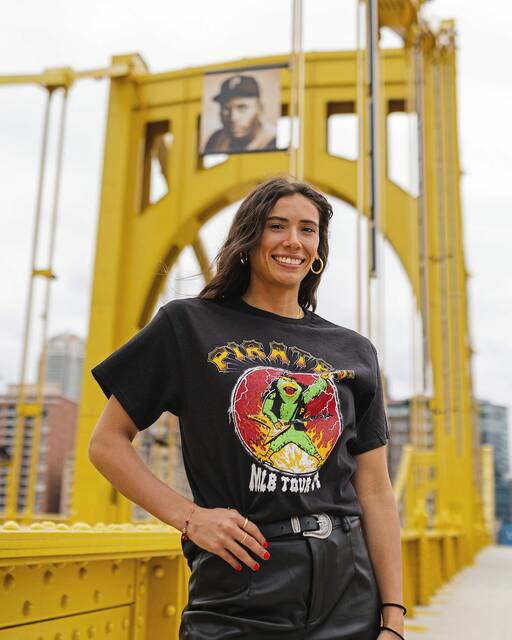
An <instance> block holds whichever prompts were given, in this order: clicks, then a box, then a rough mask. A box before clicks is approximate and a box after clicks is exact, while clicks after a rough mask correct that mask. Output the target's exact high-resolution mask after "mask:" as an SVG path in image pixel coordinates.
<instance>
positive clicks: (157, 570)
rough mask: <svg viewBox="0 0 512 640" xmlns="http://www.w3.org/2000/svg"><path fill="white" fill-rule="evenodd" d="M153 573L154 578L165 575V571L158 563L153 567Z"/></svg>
mask: <svg viewBox="0 0 512 640" xmlns="http://www.w3.org/2000/svg"><path fill="white" fill-rule="evenodd" d="M153 575H154V576H155V578H163V577H164V576H165V571H164V569H163V568H162V567H161V566H160V565H158V566H156V567H153Z"/></svg>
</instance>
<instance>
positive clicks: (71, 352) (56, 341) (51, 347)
mask: <svg viewBox="0 0 512 640" xmlns="http://www.w3.org/2000/svg"><path fill="white" fill-rule="evenodd" d="M83 365H84V340H83V339H82V338H80V337H79V336H75V335H73V334H71V333H61V334H58V335H56V336H53V337H52V338H49V339H48V343H47V361H46V376H45V382H46V383H50V384H53V383H56V384H58V385H59V387H60V390H61V395H62V396H63V397H64V398H68V399H69V400H72V401H73V402H76V403H77V404H79V401H80V388H81V384H82V372H83Z"/></svg>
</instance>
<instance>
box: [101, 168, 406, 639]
mask: <svg viewBox="0 0 512 640" xmlns="http://www.w3.org/2000/svg"><path fill="white" fill-rule="evenodd" d="M331 217H332V208H331V206H330V205H329V203H328V202H327V200H326V199H325V198H324V197H323V196H322V195H321V194H320V193H318V192H316V191H315V190H314V189H313V188H312V187H310V186H309V185H307V184H305V183H302V182H298V181H294V180H292V179H287V178H281V177H279V178H274V179H271V180H268V181H267V182H265V183H263V184H261V185H259V186H258V187H256V188H255V189H254V190H253V192H252V193H250V194H249V195H248V196H247V198H246V199H245V200H244V201H243V203H242V205H241V206H240V208H239V210H238V212H237V213H236V215H235V217H234V220H233V223H232V225H231V228H230V230H229V233H228V236H227V238H226V240H225V242H224V245H223V247H222V248H221V250H220V251H219V254H218V255H217V258H216V263H217V271H216V275H215V276H214V277H213V278H212V280H211V281H210V282H209V283H208V284H207V285H206V286H205V287H204V288H203V290H202V291H201V292H200V294H199V295H198V296H197V297H190V298H184V299H181V300H172V301H171V302H168V303H167V304H165V305H163V306H162V307H160V308H159V310H158V313H157V314H156V315H155V317H154V318H153V319H152V320H151V321H150V322H149V323H148V324H147V325H146V326H145V327H144V328H143V329H142V330H141V331H139V332H138V333H137V334H136V335H135V336H134V337H133V338H131V340H130V341H128V342H127V343H126V344H125V345H123V346H121V347H120V348H119V349H118V350H117V351H115V352H114V353H113V354H111V355H110V356H109V357H108V358H106V360H104V361H103V362H101V363H100V364H98V365H97V366H96V367H94V368H93V369H92V373H93V375H94V377H95V379H96V380H97V382H98V383H99V384H100V386H101V388H102V389H103V391H104V392H105V394H106V395H107V397H108V398H109V401H108V402H107V404H106V407H105V409H104V411H103V413H102V415H101V417H100V419H99V421H98V423H97V425H96V427H95V430H94V433H93V436H92V439H91V443H90V457H91V460H92V462H93V463H94V464H95V465H96V467H97V468H98V469H99V470H100V471H101V472H102V473H103V474H104V475H105V476H106V477H107V478H108V479H109V480H110V482H111V483H112V484H113V485H114V486H115V487H117V488H118V489H119V490H120V491H121V492H122V493H123V494H124V495H126V496H127V497H128V498H130V499H131V500H133V501H134V502H136V503H138V504H139V505H141V506H142V507H143V508H144V509H146V510H147V511H149V512H150V513H152V514H154V515H155V516H156V517H157V518H159V519H160V520H162V521H163V522H167V523H169V524H171V525H172V526H174V527H176V528H177V529H179V530H180V531H182V547H183V552H184V554H185V556H186V558H187V561H188V563H189V566H190V568H191V570H192V574H191V577H190V581H189V601H188V604H187V606H186V607H185V609H184V611H183V612H182V619H181V626H180V633H179V635H180V639H181V640H185V639H193V640H206V639H208V640H213V639H223V640H224V639H227V638H249V639H250V640H260V639H261V640H277V638H279V640H286V639H290V640H292V639H293V640H301V639H304V640H321V639H322V640H325V639H329V640H331V639H332V640H376V639H377V638H378V640H392V639H393V638H397V637H398V638H401V637H402V634H403V627H404V622H403V616H404V614H405V613H406V611H405V608H404V607H403V605H402V579H401V576H402V570H401V548H400V525H399V518H398V512H397V507H396V502H395V499H394V494H393V491H392V487H391V485H390V480H389V475H388V471H387V466H386V449H387V446H386V443H387V441H388V439H389V431H388V424H387V420H386V414H385V410H384V402H383V391H382V383H381V376H380V370H379V365H378V360H377V354H376V352H375V348H374V347H373V345H372V344H371V342H370V341H369V340H368V339H367V338H365V337H363V336H362V335H360V334H358V333H356V332H355V331H352V330H349V329H346V328H343V327H340V326H338V325H335V324H333V323H331V322H329V321H327V320H325V319H323V318H321V317H320V316H318V315H317V314H316V313H315V312H314V311H315V309H316V290H317V288H318V285H319V283H320V278H321V273H322V271H323V269H324V268H325V265H326V263H327V257H328V250H329V248H328V225H329V220H330V218H331ZM165 410H169V411H171V412H172V413H174V414H175V415H177V416H179V421H180V433H181V439H182V450H183V460H184V465H185V471H186V473H187V478H188V480H189V483H190V486H191V489H192V494H193V497H194V502H190V501H189V500H188V499H187V498H185V497H184V496H182V495H180V494H179V493H177V492H176V491H174V490H173V489H170V488H169V487H167V486H166V485H165V484H164V483H162V482H161V481H160V480H158V479H157V478H156V477H155V476H154V475H153V474H152V473H151V472H150V471H149V469H148V468H147V467H146V466H145V465H144V464H143V462H142V461H141V460H140V458H139V457H138V456H137V454H136V453H135V451H134V449H133V447H132V446H131V441H132V440H133V438H134V437H135V435H136V434H137V433H138V431H139V430H141V429H144V428H146V427H148V426H150V425H151V424H152V423H153V422H155V420H156V419H157V418H158V417H159V416H160V415H161V413H162V412H163V411H165ZM112 451H115V452H116V455H112ZM381 615H382V626H381Z"/></svg>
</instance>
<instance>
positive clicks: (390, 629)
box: [380, 627, 405, 640]
mask: <svg viewBox="0 0 512 640" xmlns="http://www.w3.org/2000/svg"><path fill="white" fill-rule="evenodd" d="M380 630H381V631H391V633H394V634H395V636H396V637H397V638H400V640H405V638H404V637H403V636H401V635H400V634H399V633H398V631H395V630H394V629H392V628H391V627H381V628H380Z"/></svg>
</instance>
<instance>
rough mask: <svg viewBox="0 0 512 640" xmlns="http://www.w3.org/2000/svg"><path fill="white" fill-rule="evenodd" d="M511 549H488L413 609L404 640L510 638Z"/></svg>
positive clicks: (511, 597) (511, 604)
mask: <svg viewBox="0 0 512 640" xmlns="http://www.w3.org/2000/svg"><path fill="white" fill-rule="evenodd" d="M511 612H512V546H490V547H486V548H485V549H483V550H482V551H481V552H480V553H479V554H478V556H477V557H476V560H475V564H474V565H472V566H470V567H467V568H466V569H464V570H463V571H461V572H460V573H459V574H457V575H456V576H455V577H454V578H453V580H452V581H451V582H448V583H447V584H446V585H445V586H444V587H442V588H441V589H439V591H438V592H437V593H436V595H435V596H434V597H433V598H432V601H431V604H430V605H429V606H428V607H416V608H415V617H414V618H410V619H409V620H408V622H407V624H406V636H407V640H420V639H422V640H454V639H456V638H464V640H482V638H485V640H505V638H510V637H512V635H511V634H512V632H511V630H510V629H511Z"/></svg>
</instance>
